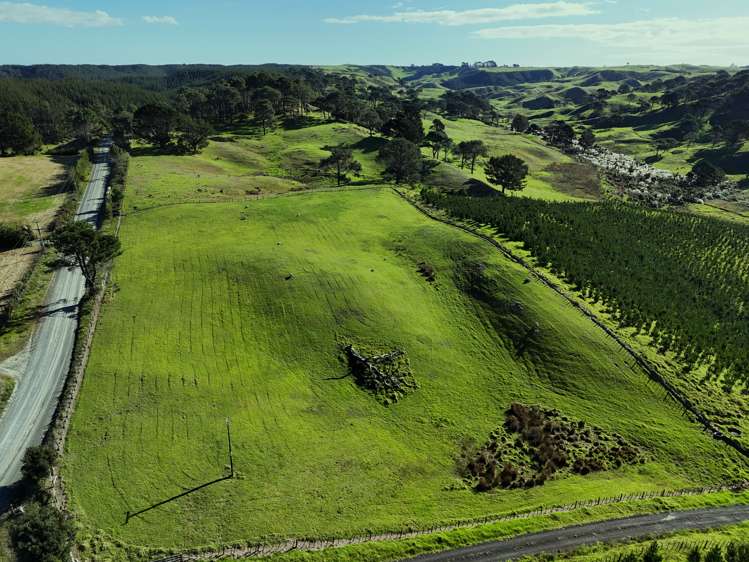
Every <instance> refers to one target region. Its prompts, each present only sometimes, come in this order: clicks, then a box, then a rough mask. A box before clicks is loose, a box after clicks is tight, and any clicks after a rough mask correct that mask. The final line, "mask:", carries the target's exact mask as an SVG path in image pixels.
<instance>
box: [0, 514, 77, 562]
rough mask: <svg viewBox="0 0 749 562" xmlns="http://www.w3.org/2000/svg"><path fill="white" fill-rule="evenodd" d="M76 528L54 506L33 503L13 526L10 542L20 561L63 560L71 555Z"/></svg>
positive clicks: (58, 561) (11, 527)
mask: <svg viewBox="0 0 749 562" xmlns="http://www.w3.org/2000/svg"><path fill="white" fill-rule="evenodd" d="M74 536H75V531H74V529H73V525H72V524H71V523H70V521H68V520H67V519H66V518H65V516H64V515H63V514H62V513H61V512H60V511H59V510H58V509H57V508H55V507H53V506H51V505H40V504H38V503H35V502H34V503H31V504H28V505H27V506H26V509H25V512H24V514H23V515H21V516H20V517H18V518H16V519H14V520H13V521H12V523H11V526H10V541H11V544H12V546H13V549H14V550H15V552H16V556H17V558H18V561H19V562H60V561H61V560H67V559H68V558H69V557H70V547H71V545H72V541H73V537H74Z"/></svg>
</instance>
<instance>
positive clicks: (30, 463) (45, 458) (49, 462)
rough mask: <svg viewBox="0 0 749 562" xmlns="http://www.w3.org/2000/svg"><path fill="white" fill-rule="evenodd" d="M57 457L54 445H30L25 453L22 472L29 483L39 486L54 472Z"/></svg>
mask: <svg viewBox="0 0 749 562" xmlns="http://www.w3.org/2000/svg"><path fill="white" fill-rule="evenodd" d="M56 457H57V455H56V454H55V450H54V449H53V448H52V447H49V446H46V445H40V446H38V447H29V448H28V449H26V452H25V453H24V455H23V465H22V466H21V474H23V477H24V478H25V479H26V480H27V481H28V482H29V483H31V484H33V485H35V486H37V485H38V484H39V483H40V482H41V481H42V480H44V479H45V478H49V476H50V474H52V467H53V466H54V464H55V459H56Z"/></svg>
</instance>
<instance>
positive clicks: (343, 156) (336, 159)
mask: <svg viewBox="0 0 749 562" xmlns="http://www.w3.org/2000/svg"><path fill="white" fill-rule="evenodd" d="M325 150H327V151H328V152H330V156H328V157H327V158H324V159H323V160H322V161H321V162H320V168H321V169H322V170H325V171H327V170H332V171H333V173H334V175H335V179H336V183H337V185H338V187H341V186H342V185H344V184H346V183H348V182H349V177H348V175H349V174H354V175H357V176H358V175H359V174H360V173H361V171H362V165H361V164H360V163H359V162H358V161H357V160H356V159H355V158H354V151H353V149H352V148H351V147H349V146H346V145H345V144H340V145H338V146H326V147H325Z"/></svg>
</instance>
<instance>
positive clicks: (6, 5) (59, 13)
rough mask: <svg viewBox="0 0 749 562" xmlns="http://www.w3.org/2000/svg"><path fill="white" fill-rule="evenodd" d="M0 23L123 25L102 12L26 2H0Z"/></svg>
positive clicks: (89, 25) (84, 25)
mask: <svg viewBox="0 0 749 562" xmlns="http://www.w3.org/2000/svg"><path fill="white" fill-rule="evenodd" d="M0 22H5V23H22V24H45V25H61V26H64V27H112V26H118V25H122V23H123V22H122V20H121V19H120V18H115V17H112V16H110V15H109V14H108V13H107V12H104V11H102V10H96V11H93V12H79V11H76V10H68V9H65V8H50V7H49V6H43V5H41V4H29V3H26V2H24V3H19V2H0Z"/></svg>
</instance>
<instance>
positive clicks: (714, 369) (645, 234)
mask: <svg viewBox="0 0 749 562" xmlns="http://www.w3.org/2000/svg"><path fill="white" fill-rule="evenodd" d="M423 197H424V199H425V200H426V202H428V203H429V204H431V205H435V206H438V207H440V208H443V209H445V210H447V211H448V212H449V213H450V214H451V215H453V216H455V217H457V218H460V219H469V220H475V221H478V222H480V223H483V224H490V225H492V226H494V227H496V228H497V229H498V230H499V231H501V232H502V233H503V234H504V235H506V236H507V237H509V238H510V239H512V240H516V241H520V242H523V244H524V246H525V248H526V249H527V250H529V251H530V252H531V253H532V254H533V255H534V257H535V258H536V259H537V260H538V262H539V263H541V264H543V265H546V266H549V267H550V268H551V269H552V270H553V271H554V272H555V273H558V274H561V275H563V276H564V277H565V278H566V279H567V280H568V281H569V282H570V283H572V284H574V285H575V286H576V287H578V288H579V289H580V290H581V291H582V293H583V294H584V295H585V296H586V297H588V298H591V299H593V300H594V301H596V302H602V303H603V304H605V305H606V306H607V307H608V308H610V309H611V310H612V311H613V312H614V314H615V317H616V319H617V320H618V321H619V322H620V324H621V325H622V326H624V327H634V328H635V329H636V330H637V331H638V333H642V334H647V335H650V336H651V337H652V338H653V340H654V342H655V343H656V344H657V345H658V346H659V347H660V348H661V349H662V350H664V351H665V350H670V351H673V352H675V353H677V354H678V355H679V356H680V358H681V359H683V360H684V361H685V363H686V364H688V365H690V366H692V367H694V366H697V365H699V364H709V365H710V369H709V373H710V374H711V375H712V376H718V375H720V376H722V377H723V380H724V382H725V384H726V385H734V384H736V383H739V384H742V385H746V384H747V383H749V346H747V341H749V308H748V307H749V227H747V226H746V225H743V224H727V223H725V222H723V221H718V220H713V219H709V218H703V217H697V216H692V215H688V214H682V213H674V212H664V211H653V210H648V209H644V208H640V207H635V206H632V205H628V204H623V203H614V202H607V203H600V204H590V203H554V202H547V201H539V200H533V199H526V198H505V197H496V198H475V197H466V196H462V195H443V194H438V193H435V192H431V191H424V192H423Z"/></svg>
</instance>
